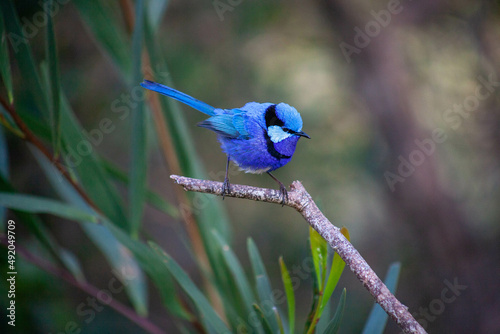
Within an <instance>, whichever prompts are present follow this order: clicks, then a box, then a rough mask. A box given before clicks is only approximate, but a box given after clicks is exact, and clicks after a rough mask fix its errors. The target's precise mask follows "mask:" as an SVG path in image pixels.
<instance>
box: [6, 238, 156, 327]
mask: <svg viewBox="0 0 500 334" xmlns="http://www.w3.org/2000/svg"><path fill="white" fill-rule="evenodd" d="M0 244H1V245H3V246H5V247H7V245H8V243H7V237H6V235H5V234H1V233H0ZM16 251H17V253H18V254H20V255H21V256H22V257H23V258H24V259H25V260H26V261H28V262H30V263H32V264H33V265H35V266H37V267H38V268H40V269H42V270H44V271H46V272H47V273H49V274H51V275H53V276H55V277H58V278H60V279H62V280H63V281H66V282H67V283H69V284H71V285H73V286H75V287H77V288H79V289H80V290H82V291H84V292H85V293H87V294H89V295H91V296H93V297H95V298H96V299H97V300H99V302H101V303H102V304H103V305H107V306H109V307H111V308H112V309H114V310H115V311H116V312H118V313H120V314H122V315H123V316H124V317H126V318H128V319H129V320H130V321H132V322H134V323H135V324H136V325H138V326H139V327H141V328H142V329H144V330H145V331H146V332H148V333H151V334H163V333H164V331H163V330H162V329H161V328H159V327H158V326H157V325H155V324H154V323H153V322H151V321H150V320H149V319H147V318H145V317H141V316H140V315H138V314H137V313H136V312H135V311H134V310H133V309H131V308H130V307H128V306H126V305H124V304H122V303H120V302H119V301H118V300H116V298H111V301H109V300H108V297H103V295H105V294H103V293H102V291H103V290H102V289H98V288H97V287H95V286H93V285H92V284H90V283H88V282H86V281H79V280H77V279H76V278H75V277H74V276H73V275H72V274H71V273H70V272H69V271H67V270H65V269H61V268H58V267H55V266H54V265H53V264H51V263H49V262H48V261H47V260H45V259H43V258H41V257H38V256H36V255H34V254H33V253H31V252H29V251H28V250H27V249H25V248H24V247H21V246H19V245H16Z"/></svg>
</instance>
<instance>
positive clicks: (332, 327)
mask: <svg viewBox="0 0 500 334" xmlns="http://www.w3.org/2000/svg"><path fill="white" fill-rule="evenodd" d="M345 298H346V290H345V288H344V290H342V295H341V296H340V300H339V304H338V305H337V309H336V310H335V315H334V316H333V319H332V321H330V323H329V324H328V326H327V327H326V329H325V331H324V332H323V334H336V333H338V331H339V329H340V323H341V322H342V317H343V316H344V306H345Z"/></svg>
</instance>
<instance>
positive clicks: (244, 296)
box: [212, 230, 255, 314]
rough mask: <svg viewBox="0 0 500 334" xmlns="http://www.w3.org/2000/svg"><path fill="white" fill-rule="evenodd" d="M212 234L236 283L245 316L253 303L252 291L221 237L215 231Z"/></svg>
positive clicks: (233, 255) (236, 260)
mask: <svg viewBox="0 0 500 334" xmlns="http://www.w3.org/2000/svg"><path fill="white" fill-rule="evenodd" d="M212 233H213V234H214V236H215V240H216V241H217V242H218V246H219V249H220V252H221V253H222V257H223V259H224V262H225V264H226V267H227V268H229V271H230V272H231V275H232V277H233V279H234V282H235V283H236V287H237V289H238V293H239V295H240V297H241V300H242V301H243V308H244V309H245V311H246V314H250V312H251V308H252V305H253V304H254V302H255V298H254V296H253V292H252V289H251V288H250V284H249V283H248V280H247V277H246V275H245V273H244V271H243V268H242V267H241V264H240V262H239V261H238V258H237V257H236V255H235V254H234V253H233V251H232V250H231V248H230V247H229V245H228V244H227V243H226V241H224V239H222V237H221V236H220V235H219V234H218V233H217V231H215V230H213V231H212Z"/></svg>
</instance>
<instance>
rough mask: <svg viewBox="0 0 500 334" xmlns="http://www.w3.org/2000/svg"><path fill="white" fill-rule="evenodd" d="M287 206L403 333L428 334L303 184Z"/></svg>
mask: <svg viewBox="0 0 500 334" xmlns="http://www.w3.org/2000/svg"><path fill="white" fill-rule="evenodd" d="M170 178H171V179H173V180H174V182H175V183H176V184H178V185H181V186H182V187H183V188H184V190H186V191H195V192H201V193H207V194H213V195H218V196H222V195H223V194H224V196H226V197H234V198H243V199H249V200H254V201H259V202H268V203H275V204H283V198H282V197H281V193H280V192H279V191H278V190H274V189H267V188H258V187H251V186H246V185H240V184H231V189H230V191H229V193H228V192H225V193H223V183H222V182H216V181H208V180H199V179H193V178H189V177H184V176H179V175H171V176H170ZM284 205H286V206H289V207H291V208H294V209H295V210H296V211H297V212H299V213H300V214H301V215H302V217H304V219H305V220H306V221H307V223H308V224H309V225H311V227H312V228H314V229H315V230H316V232H318V233H319V234H320V235H321V236H322V237H323V238H324V239H325V240H326V241H327V242H328V244H329V245H330V246H331V247H332V249H333V250H334V251H335V252H337V254H339V256H340V257H341V258H342V259H343V260H344V262H345V263H346V265H347V266H348V267H349V269H351V271H352V272H353V273H354V274H355V275H356V277H357V278H358V279H359V280H360V281H361V283H362V284H363V286H364V287H365V288H366V289H367V290H368V291H369V292H370V294H371V295H372V296H373V298H374V299H375V301H376V302H377V303H379V305H380V306H381V307H382V308H383V309H384V311H385V312H386V313H387V314H388V315H389V317H391V318H392V319H393V320H394V321H395V322H396V323H397V324H398V325H399V327H400V328H401V329H402V330H403V332H404V333H418V334H423V333H426V331H425V329H424V328H423V327H422V326H421V325H420V324H419V323H418V322H417V321H416V320H415V318H414V317H413V316H412V315H411V314H410V312H409V311H408V308H407V307H406V306H404V305H403V304H402V303H401V302H400V301H399V300H398V299H396V297H395V296H394V295H393V294H392V293H391V292H390V291H389V289H388V288H387V287H386V286H385V284H384V283H383V282H382V280H381V279H380V278H379V277H378V276H377V274H376V273H375V272H374V271H373V269H371V268H370V266H369V265H368V263H367V262H366V261H365V259H363V257H362V256H361V255H360V254H359V252H358V251H357V250H356V249H355V248H354V246H353V245H352V244H351V243H350V242H349V241H348V240H347V239H346V238H345V237H344V235H343V234H342V233H341V232H340V228H338V227H336V226H334V225H333V224H332V223H331V222H330V221H329V220H328V219H327V218H326V217H325V216H324V215H323V213H322V212H321V211H320V210H319V208H318V206H317V205H316V203H315V202H314V201H313V199H312V197H311V195H309V193H308V192H307V191H306V189H305V188H304V186H303V185H302V183H301V182H300V181H294V182H293V183H292V184H291V186H290V191H289V192H288V198H287V199H286V200H285V202H284Z"/></svg>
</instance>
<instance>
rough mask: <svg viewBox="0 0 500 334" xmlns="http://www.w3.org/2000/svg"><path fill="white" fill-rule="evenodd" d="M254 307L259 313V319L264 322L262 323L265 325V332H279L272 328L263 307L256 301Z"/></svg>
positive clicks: (268, 333) (267, 333)
mask: <svg viewBox="0 0 500 334" xmlns="http://www.w3.org/2000/svg"><path fill="white" fill-rule="evenodd" d="M252 307H253V309H254V311H255V312H257V315H258V316H259V320H260V321H261V322H262V325H263V326H262V327H263V329H264V333H266V334H273V333H277V332H275V331H273V329H272V328H271V325H270V324H269V321H267V318H266V316H265V315H264V312H262V309H261V308H260V307H259V305H257V304H255V303H254V304H252Z"/></svg>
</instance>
